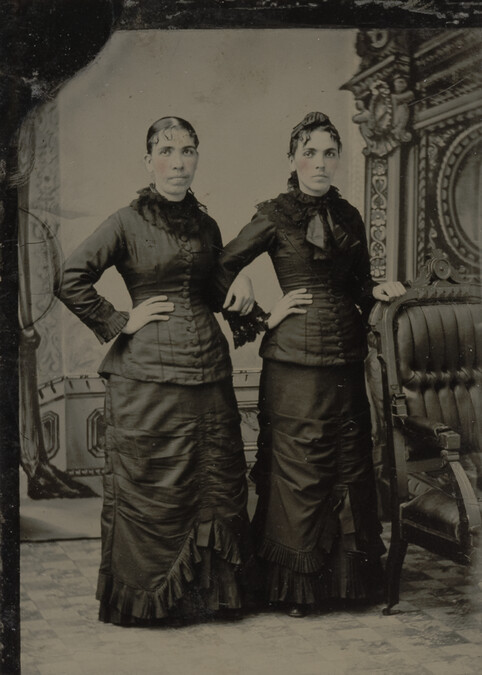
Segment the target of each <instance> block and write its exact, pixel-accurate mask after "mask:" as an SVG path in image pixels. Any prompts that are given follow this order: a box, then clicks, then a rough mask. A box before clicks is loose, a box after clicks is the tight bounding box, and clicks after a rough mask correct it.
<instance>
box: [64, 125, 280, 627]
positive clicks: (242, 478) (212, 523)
mask: <svg viewBox="0 0 482 675" xmlns="http://www.w3.org/2000/svg"><path fill="white" fill-rule="evenodd" d="M145 162H146V166H147V169H148V170H149V172H150V173H151V174H152V176H153V183H152V185H150V186H149V187H147V188H145V189H143V190H141V191H140V192H139V195H138V197H137V199H135V200H134V201H133V202H132V203H131V204H130V205H129V206H126V207H124V208H121V209H120V210H119V211H117V212H116V213H114V214H113V215H111V216H110V217H109V218H107V220H106V221H105V222H104V223H103V224H102V225H101V226H100V227H99V228H98V229H97V230H96V231H95V232H94V233H93V234H92V235H91V236H90V237H89V238H88V239H87V240H86V241H85V242H84V243H83V244H82V245H81V246H80V247H79V248H78V249H77V250H76V251H74V253H73V254H72V255H71V256H70V257H69V259H68V260H67V261H66V263H65V267H64V270H63V277H62V283H61V285H60V288H59V290H58V297H59V298H60V299H61V300H62V301H63V302H64V303H65V304H66V305H67V307H69V309H71V310H72V311H73V312H74V313H75V314H76V315H77V316H78V317H79V318H80V319H81V320H82V321H83V322H84V323H85V324H86V325H87V326H88V327H89V328H91V329H92V330H93V332H94V333H95V335H96V336H97V337H98V339H99V340H100V341H101V342H106V341H110V340H112V339H113V338H116V339H115V341H114V343H113V345H112V347H111V348H110V349H109V351H108V353H107V355H106V356H105V358H104V360H103V362H102V364H101V366H100V368H99V373H100V374H101V375H102V376H103V377H104V378H105V381H106V402H105V413H106V418H105V422H106V444H105V448H106V450H105V452H106V459H105V473H104V505H103V511H102V559H101V566H100V573H99V579H98V587H97V598H98V599H99V601H100V613H99V618H100V619H101V620H102V621H105V622H112V623H115V624H122V625H128V624H135V625H141V624H145V623H147V624H150V623H153V622H157V621H159V620H161V621H162V620H163V619H166V618H171V617H173V616H174V617H176V616H177V617H182V618H184V617H191V618H192V617H194V618H200V617H208V616H211V615H213V614H215V613H216V612H218V611H221V610H226V611H228V612H229V611H232V610H238V609H239V608H241V607H243V605H244V603H245V597H244V596H243V590H242V589H243V588H245V587H246V582H245V581H243V579H242V574H241V572H242V570H243V568H245V567H246V565H247V564H248V561H249V557H250V543H249V540H250V538H249V532H248V526H249V524H248V519H247V513H246V502H247V484H246V475H245V474H246V463H245V458H244V451H243V443H242V439H241V433H240V418H239V413H238V410H237V405H236V400H235V396H234V391H233V386H232V367H231V361H230V357H229V352H228V344H227V340H226V339H225V337H224V335H223V333H222V332H221V330H220V327H219V324H218V322H217V320H216V318H215V316H214V314H213V312H214V311H219V310H220V309H221V308H222V305H223V300H224V299H225V298H224V294H222V295H219V296H216V295H215V294H214V289H213V287H212V276H213V273H214V271H215V266H216V262H217V258H218V256H219V253H220V252H221V250H222V241H221V235H220V231H219V228H218V226H217V224H216V222H215V221H214V220H213V219H212V218H211V217H210V216H208V215H207V213H206V209H205V208H204V207H203V206H202V205H201V204H200V203H199V202H198V201H197V199H196V198H195V196H194V194H193V193H192V192H191V190H190V186H191V183H192V181H193V178H194V175H195V172H196V168H197V163H198V138H197V135H196V132H195V131H194V129H193V127H192V126H191V124H190V123H189V122H186V121H185V120H183V119H181V118H178V117H164V118H161V119H160V120H158V121H157V122H155V123H154V124H153V125H152V126H151V127H150V128H149V131H148V133H147V153H146V155H145ZM111 266H115V267H116V269H117V270H118V272H119V273H120V274H121V276H122V278H123V280H124V282H125V284H126V287H127V289H128V291H129V294H130V296H131V299H132V305H133V309H132V310H131V311H130V312H123V311H119V310H117V309H116V308H115V307H114V306H113V305H112V304H111V303H110V302H108V301H107V300H106V299H105V298H103V297H101V296H100V295H99V293H98V292H97V290H96V289H95V286H94V285H95V283H96V282H97V281H98V280H99V278H100V276H101V275H102V273H103V272H104V271H105V270H106V269H107V268H108V267H111ZM231 301H233V302H231ZM225 304H226V305H230V307H229V309H228V310H226V315H227V316H230V314H229V312H231V315H232V316H234V314H235V313H236V312H239V313H240V314H241V315H244V314H246V313H247V312H249V311H250V309H251V307H252V305H253V300H252V297H251V288H250V283H249V280H246V279H243V278H242V277H238V278H237V279H235V281H234V283H233V285H232V286H231V288H230V289H229V293H228V296H227V301H226V303H225ZM278 315H279V318H280V320H281V318H283V311H281V312H279V313H278Z"/></svg>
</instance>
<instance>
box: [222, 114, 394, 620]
mask: <svg viewBox="0 0 482 675" xmlns="http://www.w3.org/2000/svg"><path fill="white" fill-rule="evenodd" d="M340 152H341V140H340V136H339V133H338V131H337V129H336V128H335V127H334V126H333V124H332V123H331V121H330V120H329V118H328V117H327V116H326V115H324V114H323V113H319V112H315V113H310V114H309V115H307V116H306V117H305V118H304V119H303V120H302V121H301V122H300V123H299V124H298V125H297V126H296V127H295V128H294V129H293V132H292V134H291V139H290V148H289V153H288V156H289V162H290V166H291V169H292V173H291V176H290V179H289V183H288V187H289V189H288V192H286V193H283V194H280V195H279V196H278V197H276V198H274V199H271V200H269V201H266V202H263V203H262V204H260V205H259V206H258V210H257V213H256V215H255V216H254V218H253V220H252V221H251V223H249V224H248V225H247V226H246V227H245V228H243V230H241V232H240V234H239V235H238V236H237V237H236V239H234V240H233V241H232V242H230V243H229V244H228V245H227V246H226V247H225V249H224V251H223V253H222V255H221V257H220V259H219V265H220V268H221V270H220V274H219V277H218V278H219V279H220V280H221V281H222V284H221V285H222V286H224V287H227V286H228V285H229V283H230V282H231V281H232V279H233V277H234V276H235V275H236V274H238V273H239V272H240V270H241V269H242V268H243V267H244V266H245V265H247V264H249V263H250V262H251V261H252V260H253V259H254V258H256V257H257V256H258V255H260V254H261V253H263V252H265V251H266V252H268V254H269V255H270V257H271V259H272V262H273V265H274V269H275V272H276V274H277V277H278V280H279V283H280V286H281V289H282V291H283V293H284V298H283V301H282V302H279V303H278V305H277V307H276V309H275V312H274V313H273V314H271V316H270V315H264V316H263V317H262V319H263V320H259V321H258V323H257V324H256V330H257V331H261V330H263V329H267V330H266V333H265V335H264V338H263V341H262V344H261V348H260V354H261V356H262V357H263V370H262V374H261V384H260V394H259V407H260V416H259V420H260V434H259V441H258V448H259V450H258V455H257V462H256V465H255V467H254V469H253V471H252V477H253V479H254V480H255V482H256V487H257V492H258V495H259V498H258V503H257V508H256V513H255V516H254V521H253V529H254V535H255V542H256V550H257V555H258V557H259V560H260V561H261V565H262V568H263V570H264V576H265V582H266V584H265V586H266V600H267V602H268V603H271V604H274V603H280V604H281V605H282V606H285V607H286V608H287V609H288V612H289V613H290V615H291V616H294V617H299V616H303V615H304V614H305V613H306V612H307V611H308V610H309V609H312V608H314V607H326V606H327V604H329V603H330V601H332V600H333V599H336V598H343V599H348V600H351V599H353V600H361V599H364V600H370V599H374V598H375V597H377V593H378V591H379V590H380V584H381V582H382V578H383V574H382V568H381V565H380V556H381V555H382V553H383V552H384V550H385V549H384V545H383V543H382V540H381V538H380V533H381V529H382V528H381V525H380V522H379V519H378V515H377V498H376V491H375V479H374V472H373V466H372V456H371V454H372V442H371V427H370V411H369V403H368V399H367V395H366V390H365V379H364V358H365V356H366V354H367V343H366V329H365V321H364V319H365V318H366V316H367V313H368V312H369V311H370V309H371V307H372V306H373V304H374V302H375V300H376V299H378V300H386V301H388V300H390V299H391V298H393V297H397V296H398V295H401V294H403V293H404V292H405V289H404V287H403V286H402V284H400V283H398V282H389V283H384V284H380V285H378V286H377V285H375V283H374V282H373V281H372V278H371V276H370V259H369V253H368V248H367V239H366V235H365V227H364V224H363V222H362V219H361V217H360V214H359V213H358V211H357V210H356V209H355V208H354V207H353V206H352V205H351V204H349V202H347V201H346V200H345V199H343V198H342V197H341V195H340V193H339V192H338V190H337V189H336V188H335V187H334V186H333V185H332V180H333V178H334V175H335V172H336V170H337V167H338V164H339V160H340ZM283 302H284V305H283ZM281 309H283V311H289V312H291V315H290V316H288V318H287V319H286V320H285V321H283V322H282V323H279V325H278V323H277V315H276V313H277V312H278V311H280V310H281ZM259 314H260V311H259V310H257V309H256V310H255V315H259ZM253 332H254V331H253ZM246 335H247V331H246V327H245V326H242V327H241V328H240V329H239V331H238V335H236V336H235V337H236V344H237V345H240V344H242V343H243V342H244V341H245V340H246V339H251V338H252V337H253V334H251V335H249V336H248V338H247V337H246Z"/></svg>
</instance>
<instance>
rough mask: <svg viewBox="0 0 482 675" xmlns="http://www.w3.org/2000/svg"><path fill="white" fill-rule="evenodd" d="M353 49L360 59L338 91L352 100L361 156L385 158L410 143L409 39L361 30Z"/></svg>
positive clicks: (411, 96)
mask: <svg viewBox="0 0 482 675" xmlns="http://www.w3.org/2000/svg"><path fill="white" fill-rule="evenodd" d="M356 49H357V53H358V54H359V56H361V64H360V68H359V71H358V73H357V74H356V75H355V76H354V77H353V78H352V79H351V80H350V81H349V82H347V83H346V84H344V85H343V86H342V89H349V90H350V91H351V92H353V94H354V96H355V105H356V108H357V111H358V112H357V113H356V114H355V115H354V116H353V118H352V119H353V121H354V122H355V123H356V124H359V125H360V132H361V134H362V136H363V138H364V139H365V141H366V148H365V149H364V153H365V155H367V156H371V155H373V156H375V157H385V156H386V155H387V154H389V153H390V152H391V151H392V150H394V149H395V148H397V147H398V146H399V145H400V144H402V143H408V142H409V141H411V140H412V131H411V129H410V128H409V126H410V125H409V122H410V104H411V102H412V101H413V100H414V93H413V91H412V89H411V85H410V58H409V49H410V44H409V37H408V36H407V34H405V33H402V34H400V32H398V33H397V32H394V31H389V30H362V31H359V32H358V35H357V43H356Z"/></svg>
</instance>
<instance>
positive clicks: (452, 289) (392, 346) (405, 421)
mask: <svg viewBox="0 0 482 675" xmlns="http://www.w3.org/2000/svg"><path fill="white" fill-rule="evenodd" d="M370 326H371V329H372V331H373V335H372V337H373V336H374V337H375V342H376V350H377V356H378V359H379V361H380V364H381V373H382V377H381V381H382V387H383V415H384V421H385V424H386V429H385V433H386V453H385V455H386V456H385V459H384V462H385V463H386V464H387V466H386V467H384V468H385V470H387V473H388V475H389V480H390V502H391V504H390V510H391V521H392V532H391V542H390V549H389V553H388V560H387V604H388V606H387V608H386V609H385V610H384V612H385V613H386V614H390V613H392V607H393V606H394V605H396V604H397V603H398V602H399V589H400V576H401V573H402V567H403V561H404V557H405V553H406V550H407V545H408V544H409V543H412V544H417V545H419V546H422V547H424V548H426V549H428V550H430V551H432V552H435V553H438V554H440V555H442V556H444V557H448V558H450V559H452V560H455V561H457V562H461V563H465V564H470V562H471V561H472V560H473V557H474V555H475V552H476V543H477V537H478V533H479V531H480V529H481V516H480V501H478V499H477V493H479V495H480V488H481V486H482V472H481V461H480V460H481V457H482V455H481V450H482V305H481V287H480V286H478V285H475V284H466V283H463V282H462V281H461V280H460V279H458V278H457V277H456V275H455V274H454V272H453V271H452V269H451V267H450V264H449V263H448V261H447V260H446V258H445V255H444V254H443V253H442V252H441V251H434V252H433V257H432V258H431V259H430V260H429V261H428V262H427V263H426V265H425V266H424V268H423V270H422V273H421V275H420V276H419V277H418V278H417V279H416V280H415V281H414V282H413V284H412V285H411V286H410V288H409V290H408V291H407V293H406V294H405V295H404V296H403V297H401V298H398V299H396V300H395V301H393V302H392V303H389V304H387V303H377V305H375V307H374V308H373V311H372V313H371V316H370Z"/></svg>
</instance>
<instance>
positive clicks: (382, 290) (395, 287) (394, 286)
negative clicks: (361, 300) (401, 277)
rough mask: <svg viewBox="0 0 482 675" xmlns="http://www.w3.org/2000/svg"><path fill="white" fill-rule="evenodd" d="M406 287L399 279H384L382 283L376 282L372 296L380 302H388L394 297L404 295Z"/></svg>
mask: <svg viewBox="0 0 482 675" xmlns="http://www.w3.org/2000/svg"><path fill="white" fill-rule="evenodd" d="M406 292H407V289H406V288H405V286H404V285H403V284H402V283H401V282H400V281H385V282H383V284H378V286H375V288H374V289H373V291H372V293H373V297H374V298H375V300H381V301H382V302H389V301H390V300H393V299H394V298H399V297H400V296H401V295H405V293H406Z"/></svg>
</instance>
